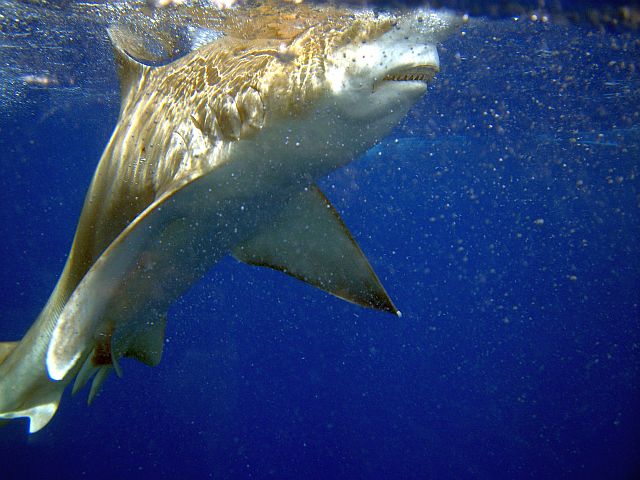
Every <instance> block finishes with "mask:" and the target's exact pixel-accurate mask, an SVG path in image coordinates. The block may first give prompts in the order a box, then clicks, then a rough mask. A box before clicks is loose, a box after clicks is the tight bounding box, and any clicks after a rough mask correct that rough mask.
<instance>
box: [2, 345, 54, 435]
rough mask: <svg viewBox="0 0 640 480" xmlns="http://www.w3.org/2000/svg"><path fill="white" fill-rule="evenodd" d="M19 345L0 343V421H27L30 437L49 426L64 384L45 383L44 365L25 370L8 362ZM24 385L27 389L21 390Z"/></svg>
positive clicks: (23, 366)
mask: <svg viewBox="0 0 640 480" xmlns="http://www.w3.org/2000/svg"><path fill="white" fill-rule="evenodd" d="M19 343H20V342H0V419H6V420H10V419H13V418H20V417H27V418H28V419H29V433H34V432H37V431H38V430H40V429H41V428H43V427H44V426H45V425H46V424H47V423H49V421H50V420H51V418H52V417H53V415H54V414H55V413H56V410H58V403H59V402H60V397H61V396H62V392H63V390H64V387H65V384H66V382H52V381H51V380H49V378H48V377H47V375H46V373H45V371H44V365H42V366H41V367H40V368H38V367H35V366H33V365H31V368H28V367H29V366H26V367H25V365H24V362H16V361H15V359H12V358H11V354H12V353H13V352H15V351H16V349H17V347H18V345H19ZM38 370H39V372H38ZM29 382H31V383H29ZM16 385H20V387H19V388H16ZM25 385H29V386H30V387H31V388H24V387H25Z"/></svg>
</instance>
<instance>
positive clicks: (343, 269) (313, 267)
mask: <svg viewBox="0 0 640 480" xmlns="http://www.w3.org/2000/svg"><path fill="white" fill-rule="evenodd" d="M233 255H234V256H235V257H236V258H237V259H238V260H240V261H242V262H244V263H248V264H250V265H256V266H264V267H269V268H273V269H276V270H280V271H282V272H284V273H286V274H288V275H291V276H293V277H295V278H298V279H300V280H302V281H304V282H306V283H308V284H310V285H313V286H314V287H317V288H320V289H321V290H324V291H326V292H328V293H331V294H332V295H335V296H336V297H339V298H342V299H343V300H347V301H349V302H352V303H356V304H358V305H362V306H365V307H370V308H375V309H378V310H383V311H386V312H390V313H395V314H396V315H398V314H399V311H398V309H397V308H396V307H395V306H394V305H393V302H392V301H391V299H390V298H389V296H388V295H387V292H386V291H385V290H384V288H383V287H382V285H381V284H380V281H379V280H378V277H377V276H376V274H375V273H374V271H373V269H372V268H371V265H370V264H369V262H368V261H367V259H366V257H365V256H364V254H363V253H362V250H360V247H358V244H357V243H356V242H355V240H354V239H353V237H352V236H351V234H350V233H349V230H348V229H347V227H346V226H345V225H344V223H343V222H342V219H341V218H340V216H339V215H338V213H337V212H336V210H335V209H334V208H333V207H332V206H331V204H330V203H329V200H327V198H326V197H325V196H324V194H323V193H322V192H321V191H320V190H319V189H318V187H316V186H315V185H313V186H311V187H309V188H308V189H307V190H305V191H304V192H302V193H300V194H299V195H297V196H295V197H294V198H293V199H292V200H291V201H290V202H289V203H288V204H287V205H286V206H285V207H284V209H283V211H282V214H281V215H280V216H279V218H278V219H277V220H276V222H275V223H274V224H273V225H271V226H269V227H268V228H265V229H264V230H262V231H261V232H260V233H259V234H258V235H256V236H255V237H253V238H251V239H250V240H249V241H247V242H245V243H243V244H241V245H238V246H237V247H236V248H235V249H234V250H233Z"/></svg>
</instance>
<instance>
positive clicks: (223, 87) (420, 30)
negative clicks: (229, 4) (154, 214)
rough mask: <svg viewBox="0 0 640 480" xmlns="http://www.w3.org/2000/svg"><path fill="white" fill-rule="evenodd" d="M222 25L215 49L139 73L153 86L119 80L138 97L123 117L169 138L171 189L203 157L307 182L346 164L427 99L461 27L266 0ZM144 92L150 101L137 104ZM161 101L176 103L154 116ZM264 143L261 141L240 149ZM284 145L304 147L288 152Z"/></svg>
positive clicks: (433, 15)
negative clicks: (447, 44)
mask: <svg viewBox="0 0 640 480" xmlns="http://www.w3.org/2000/svg"><path fill="white" fill-rule="evenodd" d="M207 18H209V17H203V19H202V21H203V22H204V20H205V19H207ZM214 18H216V19H217V21H219V23H217V27H216V33H215V35H213V36H209V38H208V40H210V41H206V42H205V43H204V44H201V42H195V43H194V44H193V46H194V48H193V51H192V52H191V53H189V54H187V55H185V56H184V57H183V58H181V59H179V60H177V61H175V62H172V63H170V64H168V65H166V66H164V67H162V68H159V69H154V70H153V71H149V70H146V69H141V70H140V71H141V72H142V73H141V74H140V75H139V76H140V77H144V76H145V75H149V78H148V80H145V81H144V82H142V83H140V82H139V81H135V82H128V81H127V79H129V78H138V76H136V75H128V74H126V73H124V74H122V73H121V78H122V79H124V81H123V84H124V85H125V86H126V88H124V89H123V91H124V92H133V93H132V94H130V95H128V94H126V93H125V94H123V97H124V100H123V109H122V111H123V115H129V116H130V117H131V118H132V119H139V118H145V119H146V120H145V122H146V124H147V125H149V127H148V128H150V129H154V131H155V130H157V132H158V135H159V137H161V138H160V139H159V140H154V141H153V142H152V143H153V145H154V146H155V147H154V148H156V149H158V152H156V153H157V155H158V156H159V157H160V156H161V155H160V153H163V156H162V158H165V159H166V162H164V163H163V164H162V166H164V165H165V164H166V165H167V168H166V169H165V168H161V169H160V170H161V171H162V172H164V171H165V170H166V175H160V174H157V172H156V173H154V178H161V179H165V177H166V180H161V181H159V183H166V182H169V183H170V182H173V181H174V179H175V177H176V175H177V174H176V168H174V167H175V166H176V165H179V168H183V167H184V169H186V170H185V171H186V173H185V176H186V177H189V178H190V176H191V174H192V172H193V171H194V168H193V164H194V163H196V162H201V160H200V158H205V159H207V160H206V162H204V163H203V165H204V166H203V167H202V168H209V166H210V164H215V163H217V162H219V161H224V158H226V157H224V154H220V155H218V152H223V153H224V152H227V151H230V150H232V149H239V148H245V147H246V148H247V149H251V150H250V152H256V151H261V152H263V153H262V156H263V157H269V156H270V157H271V158H282V159H283V160H282V163H283V164H284V163H286V162H287V161H289V165H290V167H291V168H295V169H299V170H300V172H302V171H303V170H304V168H306V167H305V165H304V164H303V163H304V162H301V161H300V160H301V159H303V160H305V161H306V162H307V164H308V165H310V167H309V168H308V169H307V171H305V172H304V173H305V174H311V175H321V174H324V173H326V172H328V171H330V170H331V169H333V168H336V167H338V166H340V165H343V164H345V163H347V162H349V161H350V160H352V159H353V158H355V157H356V156H357V155H358V154H360V153H362V152H363V151H365V150H366V149H367V148H370V147H371V146H372V145H373V144H374V143H375V142H376V141H378V140H380V139H381V138H382V137H383V136H385V135H387V134H388V133H389V132H390V131H391V129H392V128H393V127H394V126H395V125H396V124H397V122H398V121H399V120H400V119H401V118H402V117H403V116H404V115H405V114H406V113H407V111H408V110H409V109H410V108H411V106H412V105H414V103H415V102H416V101H417V100H418V99H419V98H420V97H421V96H422V95H423V94H424V93H425V92H426V91H427V85H428V82H429V81H430V80H431V79H432V78H433V76H434V75H435V74H436V72H437V71H438V70H439V67H440V65H439V58H438V53H437V51H436V45H437V44H438V42H440V41H441V40H443V39H444V38H445V37H446V36H447V35H448V34H449V33H451V31H452V30H454V29H456V28H457V27H458V26H459V25H460V23H461V22H460V19H459V18H458V17H455V16H454V15H453V14H450V13H447V12H441V11H437V12H436V11H430V10H421V9H418V10H411V11H408V12H405V13H400V14H393V13H383V14H381V13H376V12H374V11H372V10H366V9H363V10H353V9H344V8H335V7H329V6H322V7H320V6H314V5H307V4H302V5H293V4H292V3H280V2H276V3H274V2H268V1H267V2H265V3H262V4H260V5H258V6H253V7H252V8H239V9H232V10H230V13H229V15H223V16H222V17H215V16H214ZM208 21H211V20H210V19H209V20H208ZM110 34H111V37H112V39H113V40H114V43H115V44H116V45H117V46H118V45H119V46H120V47H121V50H122V51H126V52H128V55H129V56H133V57H135V56H136V54H135V51H132V48H135V46H136V44H137V42H135V41H133V42H132V41H127V38H128V37H127V34H126V33H125V34H121V32H120V31H119V30H118V29H111V30H110ZM121 37H122V38H121ZM205 40H207V39H205ZM125 56H127V55H125V54H124V53H123V54H122V55H120V58H124V57H125ZM124 62H125V63H127V62H128V60H124ZM120 63H123V62H120ZM130 85H132V86H133V87H131V86H130ZM138 85H142V86H144V88H145V89H146V91H153V92H154V95H153V96H151V97H148V101H145V100H144V99H143V101H141V99H140V98H139V96H138V95H139V92H143V89H142V88H139V87H138ZM157 98H163V99H170V102H168V105H167V106H166V107H165V108H158V102H157ZM129 106H130V107H129ZM141 109H142V110H145V111H147V112H148V111H150V112H151V113H139V110H141ZM151 117H153V121H150V120H151ZM167 120H171V121H167ZM156 125H159V127H156ZM257 134H260V135H259V137H257V138H256V139H255V141H254V143H249V144H248V145H245V146H244V147H243V145H242V144H243V143H244V142H237V140H241V139H247V138H251V137H254V136H256V135H257ZM167 139H170V140H171V142H173V143H171V142H169V141H168V140H167ZM289 140H291V141H290V142H289ZM168 142H169V146H168V147H167V146H166V144H167V143H168ZM255 142H260V148H256V145H257V144H256V143H255ZM282 144H284V145H285V146H286V145H289V144H291V145H294V146H300V147H306V148H303V149H298V150H296V151H291V152H288V151H287V149H286V148H284V147H282ZM136 148H137V147H136ZM160 150H163V151H162V152H160ZM198 152H202V155H200V154H199V153H198ZM211 152H214V153H213V154H212V153H211ZM250 152H247V155H249V154H250ZM147 153H148V155H151V154H152V153H153V152H147ZM185 156H189V158H191V157H193V159H191V160H189V161H184V160H183V159H184V158H185ZM196 157H197V158H196ZM209 159H212V160H209ZM296 161H297V164H296V165H295V166H293V162H296ZM197 171H199V170H197Z"/></svg>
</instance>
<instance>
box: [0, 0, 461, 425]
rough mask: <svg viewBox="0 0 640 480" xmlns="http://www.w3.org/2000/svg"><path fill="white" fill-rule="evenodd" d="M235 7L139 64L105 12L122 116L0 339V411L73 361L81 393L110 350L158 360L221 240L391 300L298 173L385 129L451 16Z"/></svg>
mask: <svg viewBox="0 0 640 480" xmlns="http://www.w3.org/2000/svg"><path fill="white" fill-rule="evenodd" d="M279 8H282V9H283V10H280V9H279ZM292 9H295V10H292ZM292 11H295V15H292V14H291V12H292ZM237 13H238V15H239V16H240V17H241V18H242V17H243V14H246V16H247V18H248V19H249V20H250V21H249V20H247V24H246V25H245V27H246V28H245V27H242V25H243V24H242V21H240V22H235V21H231V22H229V24H228V25H227V24H225V23H224V21H225V19H224V18H223V19H222V20H221V24H222V27H221V29H222V35H220V36H216V37H215V38H214V39H213V42H212V43H210V44H207V45H203V46H201V47H200V48H198V49H197V50H195V51H193V52H191V53H190V54H187V55H186V56H184V57H182V58H180V59H178V60H176V61H174V62H173V63H170V64H167V65H163V66H159V67H155V68H152V67H150V66H148V65H144V64H142V63H140V62H137V61H136V60H135V59H134V55H133V54H132V52H130V50H129V48H128V47H129V46H131V45H136V42H135V39H134V40H131V39H130V38H129V37H128V36H129V34H130V33H131V32H128V31H127V30H126V29H124V30H121V29H119V28H117V27H114V28H112V29H111V30H110V35H111V38H112V41H113V43H114V50H115V56H116V63H117V65H118V68H119V75H120V80H121V86H122V89H121V90H122V91H121V94H122V108H121V112H120V118H119V121H118V124H117V125H116V128H115V130H114V133H113V135H112V137H111V140H110V142H109V144H108V145H107V147H106V149H105V151H104V153H103V155H102V158H101V160H100V163H99V165H98V168H97V170H96V174H95V176H94V179H93V181H92V184H91V186H90V188H89V192H88V194H87V199H86V202H85V206H84V208H83V212H82V214H81V217H80V220H79V224H78V228H77V231H76V236H75V238H74V242H73V246H72V249H71V253H70V255H69V259H68V261H67V264H66V266H65V269H64V271H63V273H62V275H61V277H60V280H59V282H58V284H57V286H56V288H55V290H54V292H53V293H52V295H51V297H50V299H49V301H48V303H47V305H46V306H45V308H44V309H43V311H42V313H41V314H40V316H39V317H38V319H37V320H36V322H35V323H34V324H33V325H32V327H31V328H30V329H29V331H28V332H27V334H26V335H25V337H24V338H23V339H22V340H21V341H20V342H6V343H0V418H7V419H8V418H16V417H20V416H26V417H28V418H29V419H30V431H31V432H34V431H37V430H39V429H40V428H42V427H44V426H45V425H46V424H47V423H48V422H49V421H50V419H51V417H52V416H53V415H54V414H55V412H56V410H57V408H58V403H59V400H60V397H61V395H62V392H63V390H64V388H65V387H66V386H67V385H68V384H69V383H70V382H71V381H72V380H73V379H74V378H75V384H74V387H73V391H74V392H75V391H77V390H79V389H80V388H82V387H83V386H84V385H85V384H87V383H88V382H89V381H92V383H91V390H90V393H89V400H90V401H91V400H92V399H93V398H94V397H95V395H96V393H97V392H98V391H99V389H100V388H101V385H102V383H103V382H104V380H105V378H107V376H108V375H109V374H110V372H112V371H115V372H116V373H117V374H118V375H121V368H120V366H119V360H120V359H121V358H122V357H130V358H135V359H137V360H139V361H141V362H143V363H145V364H147V365H150V366H154V365H157V364H158V362H159V361H160V359H161V356H162V350H163V345H164V328H165V325H166V321H167V319H166V312H167V310H168V308H169V306H170V305H171V304H172V303H173V302H174V301H175V300H176V299H177V298H178V297H179V296H180V295H181V294H182V293H183V292H184V291H185V290H186V289H187V288H189V286H190V285H192V284H193V283H194V282H195V281H197V280H198V279H199V278H200V277H201V276H202V275H204V274H205V273H206V271H207V270H208V269H209V268H211V267H212V266H213V265H214V264H215V263H216V262H217V261H218V260H220V258H222V257H223V256H224V255H227V254H228V253H231V254H232V255H233V256H234V257H235V258H236V259H238V260H239V261H241V262H244V263H246V264H249V265H255V266H264V267H269V268H273V269H276V270H279V271H282V272H284V273H286V274H288V275H291V276H293V277H295V278H297V279H300V280H302V281H304V282H306V283H308V284H310V285H312V286H314V287H317V288H319V289H321V290H323V291H325V292H327V293H329V294H331V295H334V296H336V297H339V298H341V299H344V300H346V301H349V302H352V303H354V304H358V305H361V306H365V307H368V308H374V309H377V310H380V311H383V312H389V313H393V314H396V315H399V311H398V309H397V308H396V307H395V306H394V304H393V302H392V301H391V299H390V298H389V296H388V295H387V293H386V291H385V289H384V288H383V287H382V285H381V284H380V281H379V279H378V278H377V276H376V274H375V273H374V271H373V269H372V267H371V265H370V264H369V262H368V261H367V259H366V257H365V256H364V254H363V252H362V250H361V249H360V248H359V247H358V245H357V243H356V242H355V240H354V239H353V237H352V236H351V234H350V233H349V231H348V230H347V228H346V227H345V225H344V223H343V222H342V220H341V219H340V217H339V215H338V213H337V212H336V211H335V209H333V207H332V206H331V204H330V202H329V200H328V199H327V198H326V197H325V196H324V195H323V194H322V192H321V191H320V190H319V189H318V188H317V187H316V186H315V184H314V180H315V179H317V178H319V177H321V176H323V175H325V174H327V173H329V172H330V171H332V170H334V169H336V168H338V167H340V166H342V165H344V164H346V163H348V162H350V161H351V160H353V159H354V158H356V157H357V156H358V155H360V154H362V153H363V152H364V151H366V150H367V149H368V148H370V147H371V146H373V145H374V144H375V143H376V142H377V141H379V140H380V139H381V138H382V137H383V136H385V135H386V134H388V133H389V132H390V130H391V129H392V128H393V127H394V126H395V124H396V123H397V122H398V120H399V119H400V118H401V117H402V116H403V115H405V114H406V112H407V111H408V109H409V108H411V106H412V105H413V104H414V103H415V102H416V101H417V100H418V99H419V98H420V97H421V96H422V95H423V94H424V93H425V92H426V88H427V82H428V81H430V80H431V78H432V77H433V75H434V74H435V72H437V70H438V68H439V59H438V55H437V51H436V43H437V42H438V41H440V40H441V39H442V38H443V37H444V36H446V35H447V34H448V33H449V32H450V31H451V30H452V29H453V28H455V26H456V23H457V22H456V21H455V20H454V19H453V17H451V16H450V15H447V14H435V13H431V12H427V11H422V10H418V11H415V12H413V13H410V14H406V15H400V16H394V15H391V14H389V15H382V16H380V15H375V14H373V13H372V12H366V11H365V12H355V13H354V11H351V10H341V9H335V8H332V7H327V8H322V7H308V6H299V7H294V6H292V5H284V6H280V7H278V8H275V7H273V10H264V9H262V10H261V9H257V8H256V9H248V10H246V11H243V12H237ZM263 17H264V18H263ZM225 18H227V17H225ZM274 25H276V26H277V28H274ZM143 53H144V52H143ZM92 379H93V380H92Z"/></svg>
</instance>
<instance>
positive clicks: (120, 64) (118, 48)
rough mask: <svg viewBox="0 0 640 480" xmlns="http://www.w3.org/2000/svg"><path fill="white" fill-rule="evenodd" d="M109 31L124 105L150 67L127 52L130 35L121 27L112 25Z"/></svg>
mask: <svg viewBox="0 0 640 480" xmlns="http://www.w3.org/2000/svg"><path fill="white" fill-rule="evenodd" d="M107 32H108V34H109V38H110V39H111V43H112V44H113V55H114V57H115V62H116V68H117V69H118V78H119V79H120V99H121V100H122V104H123V105H124V104H125V99H126V98H127V97H128V96H129V93H130V92H131V91H132V90H134V89H136V88H137V86H138V84H139V83H140V79H141V78H142V76H143V75H144V73H145V71H146V70H149V69H150V67H149V66H147V65H144V64H142V63H140V62H139V61H138V60H136V59H135V58H133V57H132V56H131V55H129V54H128V53H127V51H128V49H127V44H128V37H127V35H126V32H124V31H123V30H122V28H121V27H118V26H114V27H110V28H109V29H107Z"/></svg>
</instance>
